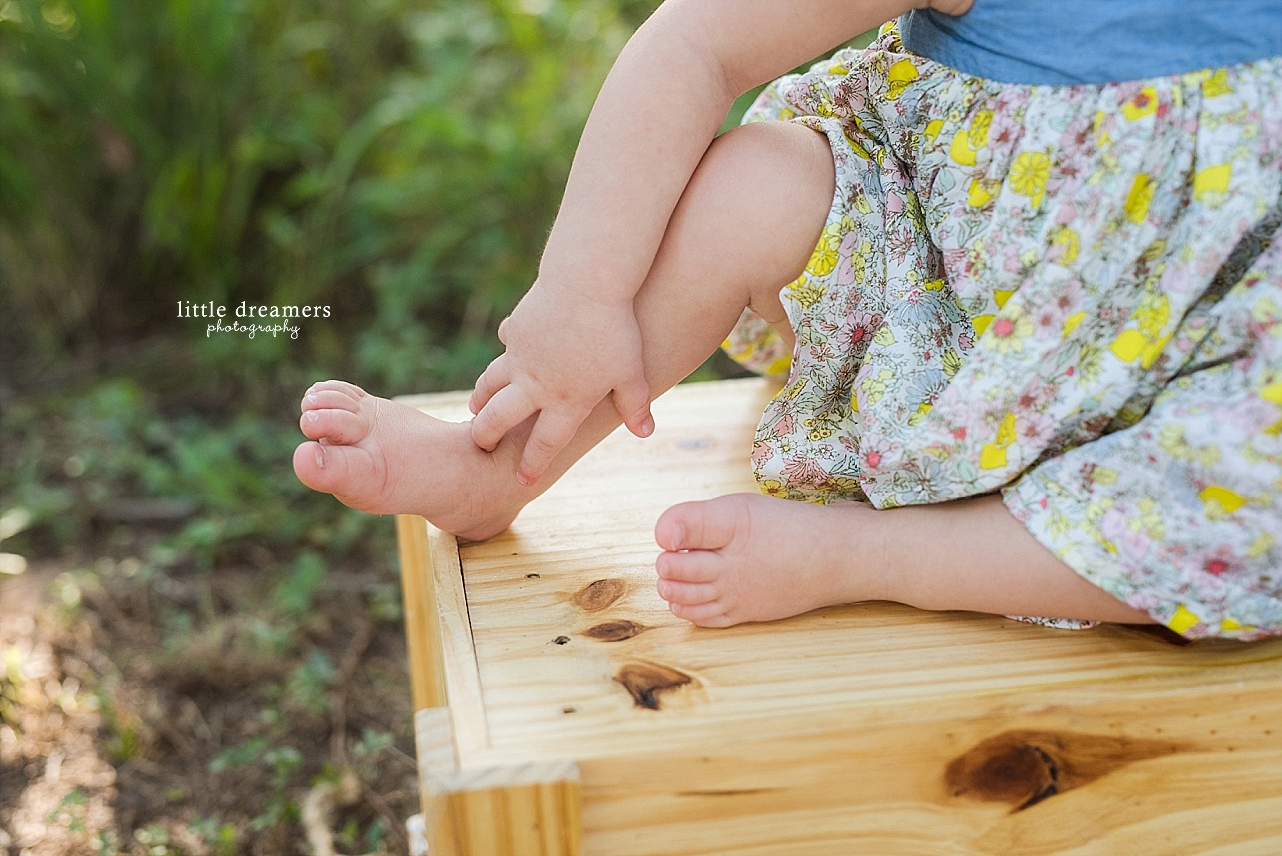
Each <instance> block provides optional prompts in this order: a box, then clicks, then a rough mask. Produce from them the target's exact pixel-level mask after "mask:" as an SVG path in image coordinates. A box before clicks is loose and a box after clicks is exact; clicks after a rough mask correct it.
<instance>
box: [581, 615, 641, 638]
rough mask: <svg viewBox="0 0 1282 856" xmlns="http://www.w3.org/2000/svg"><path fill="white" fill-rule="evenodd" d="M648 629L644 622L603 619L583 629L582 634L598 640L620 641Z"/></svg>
mask: <svg viewBox="0 0 1282 856" xmlns="http://www.w3.org/2000/svg"><path fill="white" fill-rule="evenodd" d="M649 629H650V628H649V627H646V626H645V625H644V624H638V623H637V622H635V621H627V620H620V621H603V622H602V623H600V624H595V625H593V626H592V627H589V628H588V629H587V630H584V631H583V635H584V636H587V637H588V638H589V639H596V640H597V641H598V642H622V641H623V640H624V639H631V638H632V637H633V636H636V635H637V634H638V633H644V632H645V631H647V630H649Z"/></svg>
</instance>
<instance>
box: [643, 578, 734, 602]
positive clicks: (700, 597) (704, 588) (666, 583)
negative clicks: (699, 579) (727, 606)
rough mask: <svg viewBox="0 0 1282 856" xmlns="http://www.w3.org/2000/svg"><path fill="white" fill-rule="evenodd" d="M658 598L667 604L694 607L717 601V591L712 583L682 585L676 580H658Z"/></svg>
mask: <svg viewBox="0 0 1282 856" xmlns="http://www.w3.org/2000/svg"><path fill="white" fill-rule="evenodd" d="M657 588H658V590H659V597H661V598H663V599H664V600H666V601H667V602H668V603H679V604H683V605H685V606H694V605H696V604H700V603H709V602H710V601H714V600H716V599H717V595H718V593H719V589H718V588H717V586H716V585H714V584H713V583H683V582H677V581H676V580H659V582H658V585H657Z"/></svg>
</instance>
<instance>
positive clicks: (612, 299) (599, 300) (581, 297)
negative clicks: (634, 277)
mask: <svg viewBox="0 0 1282 856" xmlns="http://www.w3.org/2000/svg"><path fill="white" fill-rule="evenodd" d="M620 283H621V280H619V279H616V278H612V277H609V276H575V275H572V274H564V273H560V272H547V271H544V270H542V269H540V271H539V277H538V279H536V280H535V281H534V284H533V285H532V286H531V287H530V288H531V290H534V289H536V288H537V289H540V290H542V291H544V292H546V293H547V294H548V295H549V296H550V297H553V298H554V299H560V300H571V301H576V302H578V301H587V302H589V303H592V304H595V305H597V306H601V307H604V308H607V309H620V308H624V307H626V308H627V309H628V311H631V309H632V300H633V298H635V297H636V292H637V289H629V288H623V287H620Z"/></svg>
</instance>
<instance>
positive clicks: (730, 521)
mask: <svg viewBox="0 0 1282 856" xmlns="http://www.w3.org/2000/svg"><path fill="white" fill-rule="evenodd" d="M741 506H742V503H741V502H739V501H738V499H737V497H735V496H722V497H718V498H716V499H710V500H707V501H703V502H683V503H681V504H680V505H674V506H672V507H671V508H669V509H668V510H667V511H665V512H663V514H662V515H660V516H659V522H658V523H656V524H655V525H654V539H655V540H656V541H658V542H659V546H660V547H662V548H663V549H665V550H718V549H720V548H722V547H725V546H726V545H727V544H729V543H730V541H731V540H732V539H733V538H734V535H735V531H736V529H737V528H738V527H739V517H740V512H741Z"/></svg>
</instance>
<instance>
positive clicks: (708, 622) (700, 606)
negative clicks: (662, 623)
mask: <svg viewBox="0 0 1282 856" xmlns="http://www.w3.org/2000/svg"><path fill="white" fill-rule="evenodd" d="M669 609H671V610H672V614H673V615H675V616H676V617H677V618H684V619H685V620H686V621H689V622H692V623H694V624H697V625H699V626H700V627H729V626H730V625H732V624H735V623H736V622H735V621H734V619H732V618H730V617H729V616H727V615H726V610H725V607H724V606H723V605H722V604H721V603H720V602H719V601H715V600H714V601H712V602H710V603H696V604H684V603H673V604H670V605H669Z"/></svg>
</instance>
